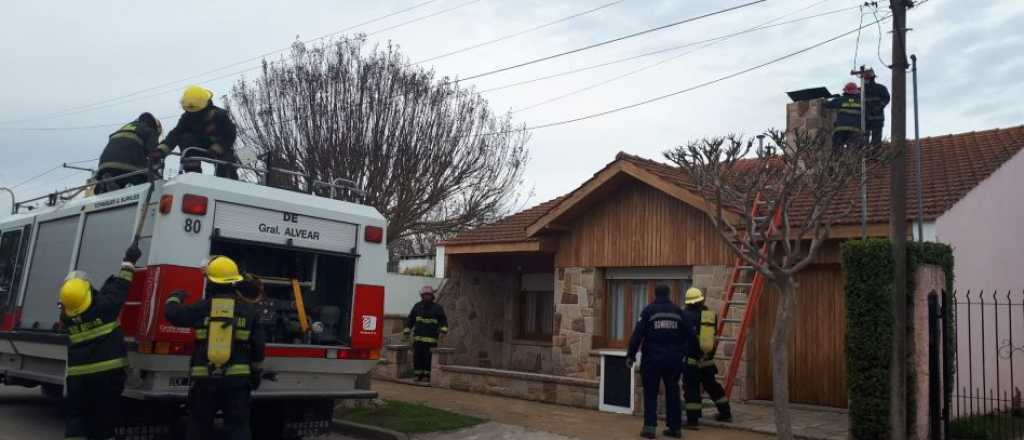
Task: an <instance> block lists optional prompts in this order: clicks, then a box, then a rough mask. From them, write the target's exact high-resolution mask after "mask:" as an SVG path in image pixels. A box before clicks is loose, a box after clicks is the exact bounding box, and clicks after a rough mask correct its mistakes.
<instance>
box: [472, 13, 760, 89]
mask: <svg viewBox="0 0 1024 440" xmlns="http://www.w3.org/2000/svg"><path fill="white" fill-rule="evenodd" d="M765 1H767V0H754V1H751V2H748V3H744V4H741V5H737V6H732V7H729V8H725V9H720V10H717V11H714V12H709V13H707V14H703V15H698V16H695V17H690V18H686V19H683V20H679V21H675V22H672V23H668V24H664V25H661V26H657V27H653V28H650V29H644V30H642V31H639V32H633V33H631V34H626V35H622V36H619V37H615V38H612V39H609V40H604V41H600V42H597V43H593V44H589V45H586V46H583V47H579V48H576V49H572V50H567V51H564V52H559V53H556V54H553V55H547V56H543V57H540V58H535V59H532V60H530V61H525V62H522V63H519V64H513V65H511V66H506V67H502V68H498V69H494V70H489V71H486V72H481V73H478V74H475V75H470V76H467V77H465V78H460V79H458V80H456V81H455V82H461V81H469V80H471V79H477V78H483V77H485V76H490V75H494V74H497V73H502V72H507V71H509V70H514V69H518V68H520V67H525V66H529V65H532V64H537V63H540V62H544V61H549V60H553V59H555V58H561V57H564V56H567V55H572V54H575V53H580V52H583V51H587V50H590V49H595V48H598V47H602V46H607V45H609V44H613V43H618V42H620V41H624V40H628V39H631V38H636V37H639V36H642V35H647V34H650V33H654V32H658V31H662V30H665V29H669V28H673V27H676V26H679V25H682V24H686V23H691V22H694V21H697V20H702V19H705V18H708V17H713V16H716V15H720V14H724V13H726V12H732V11H735V10H738V9H743V8H746V7H748V6H753V5H756V4H758V3H764V2H765Z"/></svg>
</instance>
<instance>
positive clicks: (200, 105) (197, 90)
mask: <svg viewBox="0 0 1024 440" xmlns="http://www.w3.org/2000/svg"><path fill="white" fill-rule="evenodd" d="M211 99H213V92H211V91H209V90H206V89H204V88H202V87H199V86H188V87H185V93H182V95H181V108H183V109H185V111H187V112H189V113H194V112H197V111H200V110H202V109H204V108H206V105H207V104H209V103H210V100H211Z"/></svg>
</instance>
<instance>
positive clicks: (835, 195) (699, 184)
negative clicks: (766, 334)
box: [665, 131, 882, 439]
mask: <svg viewBox="0 0 1024 440" xmlns="http://www.w3.org/2000/svg"><path fill="white" fill-rule="evenodd" d="M769 138H770V140H771V142H770V144H769V145H767V146H761V145H757V146H755V145H754V142H753V139H749V140H745V139H743V138H742V137H741V136H736V135H730V136H725V137H715V138H706V139H700V140H697V141H693V142H690V143H689V144H687V145H685V146H680V147H677V148H675V149H673V150H670V151H667V152H665V157H666V158H668V159H669V160H671V161H673V162H675V163H676V164H678V165H679V166H680V167H681V168H682V169H683V170H685V171H686V172H687V173H688V174H689V178H690V180H691V181H692V183H693V185H694V187H695V189H696V190H697V191H698V193H699V194H700V195H701V196H702V197H703V198H704V199H705V200H706V201H707V202H708V204H709V207H710V208H711V209H709V210H706V211H705V212H708V218H709V219H710V220H711V222H712V223H713V224H714V225H715V227H716V230H717V231H718V232H719V235H720V236H721V238H722V239H723V240H724V241H725V243H726V244H727V245H728V246H729V248H731V249H732V251H733V252H734V253H736V254H737V255H739V256H740V257H741V258H742V259H743V261H745V262H746V263H747V264H749V265H750V266H752V267H753V268H754V270H757V271H759V272H761V273H762V274H764V276H765V278H766V279H767V280H768V282H769V283H771V284H773V285H774V286H775V287H776V288H777V289H778V291H779V293H780V295H781V297H780V298H779V302H778V307H777V308H776V310H775V328H774V331H773V333H772V339H771V346H772V350H771V354H772V377H773V396H774V403H775V423H776V428H777V430H778V437H779V438H781V439H792V438H793V432H792V427H791V417H790V411H789V354H788V352H789V337H790V330H791V328H792V313H793V308H794V305H795V304H796V291H797V288H798V286H797V283H796V281H795V276H796V274H797V272H800V271H801V270H802V269H804V268H805V267H807V265H808V264H810V263H811V261H813V259H814V258H815V256H816V255H817V253H818V251H819V250H820V249H821V246H822V245H823V244H824V243H825V241H826V240H827V239H828V237H829V234H830V230H831V227H832V225H833V224H834V222H835V221H836V220H837V219H839V218H841V217H843V216H845V215H848V214H849V212H850V211H851V209H852V208H853V207H854V201H855V200H857V197H856V194H857V193H858V185H857V184H856V181H857V177H859V176H860V170H861V163H862V162H861V161H862V159H863V160H866V163H868V164H870V167H869V168H870V169H874V168H875V167H877V166H878V165H879V164H880V163H881V162H882V160H881V159H882V158H881V157H880V153H881V151H882V150H881V148H880V147H878V146H867V147H850V148H830V147H829V146H827V142H825V139H824V138H823V137H822V136H817V135H816V136H812V135H810V134H808V133H802V132H792V133H789V134H788V135H787V134H786V133H783V132H780V131H770V132H769ZM869 172H870V170H869ZM755 200H758V201H759V203H763V205H761V206H762V207H763V209H761V210H757V209H752V208H753V207H754V205H755ZM776 212H779V214H780V215H781V224H780V226H779V227H778V228H777V229H776V228H773V227H772V223H773V222H772V214H773V213H776Z"/></svg>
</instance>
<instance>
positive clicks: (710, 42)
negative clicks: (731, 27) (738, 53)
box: [510, 0, 863, 114]
mask: <svg viewBox="0 0 1024 440" xmlns="http://www.w3.org/2000/svg"><path fill="white" fill-rule="evenodd" d="M826 1H828V0H821V1H818V2H815V3H813V4H810V5H808V6H804V7H802V8H800V9H797V10H795V11H791V12H787V13H785V14H783V15H780V16H778V17H775V18H773V19H771V20H768V21H765V22H763V23H760V24H758V25H755V26H753V27H751V28H748V29H746V30H743V31H739V32H734V33H732V34H726V35H725V36H722V37H718V38H713V39H710V40H705V41H706V42H707V43H706V44H704V45H702V46H699V47H697V48H695V49H693V50H688V51H686V52H683V53H681V54H678V55H673V56H671V57H668V58H666V59H663V60H661V61H658V62H656V63H653V64H649V65H646V66H644V67H641V68H639V69H634V70H631V71H629V72H626V73H623V74H620V75H616V76H614V77H611V78H608V79H606V80H603V81H600V82H598V83H595V84H591V85H589V86H586V87H582V88H579V89H576V90H573V91H570V92H567V93H563V94H561V95H558V96H555V97H552V98H548V99H545V100H543V101H540V102H537V103H534V104H531V105H528V106H526V107H522V108H519V109H516V110H513V111H511V112H510V113H512V114H515V113H520V112H523V111H527V110H531V109H534V108H537V107H540V106H543V105H547V104H550V103H552V102H556V101H560V100H562V99H565V98H568V97H570V96H574V95H577V94H580V93H583V92H586V91H589V90H593V89H596V88H598V87H601V86H605V85H608V84H611V83H613V82H615V81H618V80H621V79H624V78H627V77H629V76H632V75H635V74H637V73H640V72H644V71H646V70H650V69H653V68H655V67H658V66H661V65H663V64H666V63H669V62H671V61H675V60H677V59H679V58H682V57H684V56H687V55H690V54H692V53H694V52H697V51H699V50H702V49H706V48H708V47H711V46H714V45H716V44H718V43H721V42H724V41H728V40H729V39H731V38H733V37H735V36H738V35H742V34H745V33H748V32H753V31H755V30H760V29H762V28H765V27H766V26H768V25H770V24H772V23H775V22H777V21H779V20H782V19H783V18H786V17H788V16H791V15H794V14H798V13H800V12H803V11H806V10H808V9H811V8H814V7H816V6H818V5H820V4H822V3H825V2H826ZM862 19H863V16H862ZM861 24H862V25H863V23H861Z"/></svg>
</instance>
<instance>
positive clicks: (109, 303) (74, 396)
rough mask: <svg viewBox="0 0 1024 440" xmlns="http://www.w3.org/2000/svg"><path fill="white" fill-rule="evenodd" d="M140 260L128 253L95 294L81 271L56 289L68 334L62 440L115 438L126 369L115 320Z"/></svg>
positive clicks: (134, 250) (131, 249)
mask: <svg viewBox="0 0 1024 440" xmlns="http://www.w3.org/2000/svg"><path fill="white" fill-rule="evenodd" d="M141 256H142V252H141V251H140V250H139V248H138V246H136V245H134V244H133V245H132V246H131V247H129V248H128V250H127V251H125V255H124V259H123V262H122V263H121V270H120V272H118V275H117V276H111V277H109V278H107V281H106V282H105V283H103V287H102V288H101V289H100V291H99V292H96V291H95V290H93V288H92V284H91V283H90V282H89V277H88V275H87V274H85V273H84V272H79V271H75V272H71V273H70V274H68V277H67V279H66V280H65V281H64V285H63V286H61V288H60V304H61V316H60V320H61V324H62V326H63V327H64V328H65V329H66V330H67V331H68V355H67V379H66V380H67V399H66V401H67V414H66V420H67V421H66V427H65V433H64V438H65V439H82V440H85V439H90V440H92V439H100V440H106V439H113V438H114V428H115V426H117V421H118V416H119V415H120V411H119V410H118V408H119V407H120V401H121V392H122V391H124V381H125V378H126V373H125V367H127V366H128V360H127V358H126V357H125V356H126V354H125V347H124V333H122V332H121V327H120V325H119V324H118V322H117V317H118V315H120V314H121V307H122V306H123V305H124V302H125V299H127V297H128V289H129V287H130V286H131V282H132V277H133V276H134V275H135V263H136V262H138V261H139V258H140V257H141Z"/></svg>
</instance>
